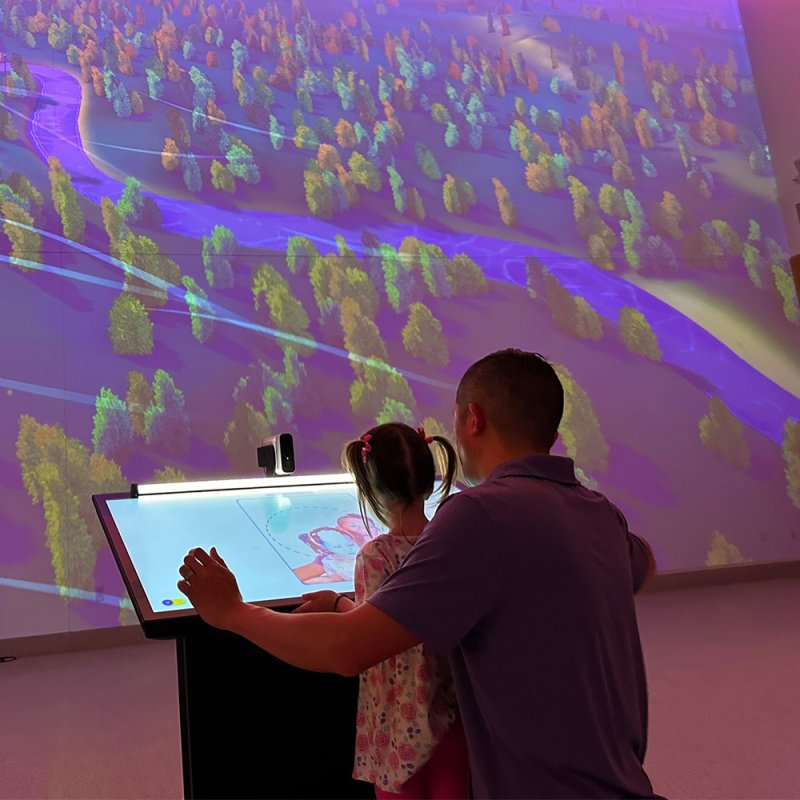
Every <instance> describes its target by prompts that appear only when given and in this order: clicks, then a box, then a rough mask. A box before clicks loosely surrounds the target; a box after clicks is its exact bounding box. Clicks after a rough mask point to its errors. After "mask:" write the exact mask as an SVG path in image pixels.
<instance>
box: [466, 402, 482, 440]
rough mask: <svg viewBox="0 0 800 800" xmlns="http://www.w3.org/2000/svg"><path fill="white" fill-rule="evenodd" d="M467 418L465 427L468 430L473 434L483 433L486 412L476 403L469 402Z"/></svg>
mask: <svg viewBox="0 0 800 800" xmlns="http://www.w3.org/2000/svg"><path fill="white" fill-rule="evenodd" d="M468 408H469V418H468V419H467V428H468V430H469V432H470V433H471V434H472V435H473V436H475V435H477V434H479V433H483V432H484V431H485V430H486V414H484V413H483V409H482V408H481V407H480V406H479V405H478V404H477V403H470V404H469V406H468Z"/></svg>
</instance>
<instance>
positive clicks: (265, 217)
mask: <svg viewBox="0 0 800 800" xmlns="http://www.w3.org/2000/svg"><path fill="white" fill-rule="evenodd" d="M31 72H32V73H33V74H34V76H35V77H36V78H37V79H38V80H39V81H40V83H41V94H42V97H43V100H42V101H41V102H40V103H39V105H38V107H37V110H36V112H35V114H34V116H33V118H32V120H31V123H30V137H31V141H32V142H33V143H34V146H35V147H36V149H37V150H38V152H39V154H40V155H41V157H42V158H43V159H45V160H46V159H47V158H48V156H56V157H57V158H58V159H59V161H60V162H61V164H62V165H63V167H64V168H65V169H66V170H67V172H68V173H69V174H70V175H71V176H72V178H73V183H74V185H75V188H76V189H77V191H79V192H80V193H81V194H83V195H84V196H85V197H87V198H88V199H90V200H92V201H94V202H95V203H99V202H100V200H101V198H102V197H104V196H105V197H110V198H112V199H113V200H117V199H118V198H119V196H120V195H121V193H122V189H123V184H122V183H121V182H120V181H118V180H116V179H115V178H113V177H111V176H109V175H108V174H106V173H105V172H103V171H102V170H101V169H99V168H98V167H97V166H95V163H94V161H93V160H92V159H90V158H89V157H88V156H87V155H86V152H85V150H84V147H83V143H82V140H81V136H80V131H79V126H78V119H79V113H80V106H81V100H82V90H83V89H82V86H81V84H80V82H79V81H78V80H77V79H76V78H75V77H73V76H72V75H71V74H69V73H67V72H64V71H62V70H59V69H55V68H52V67H49V66H42V65H36V66H34V65H31ZM121 124H124V123H121ZM134 124H135V123H134ZM265 146H267V143H266V135H265ZM153 157H156V156H155V155H154V156H153ZM93 158H94V160H95V161H97V162H99V163H102V158H99V157H98V156H96V155H95V154H93ZM109 166H111V165H109ZM153 197H154V198H155V199H156V200H157V202H158V206H159V208H160V210H161V214H162V216H163V220H164V227H165V228H167V229H168V230H171V231H174V232H176V233H179V234H182V235H185V236H189V237H195V238H199V237H201V236H207V235H209V233H210V229H211V227H212V225H214V224H216V225H224V226H225V227H227V228H229V229H230V230H231V231H232V232H233V233H234V235H235V236H236V239H237V240H238V241H239V243H241V244H242V245H245V246H253V247H256V246H257V247H267V248H274V249H276V250H282V249H285V248H286V242H287V239H288V238H289V237H290V236H294V235H302V236H306V237H308V238H309V239H312V240H314V241H316V242H319V243H323V244H330V245H331V246H333V245H334V242H335V237H336V235H337V234H340V235H342V236H343V238H344V239H345V241H347V243H348V244H349V245H350V246H351V247H352V248H353V250H355V251H356V252H358V251H360V250H361V249H362V246H361V239H360V236H361V232H360V231H358V232H357V233H353V232H352V231H347V230H345V229H341V228H339V227H337V226H336V225H335V224H331V223H329V222H324V221H322V220H319V219H317V218H315V217H312V216H289V215H283V214H271V213H265V212H261V211H254V210H247V209H243V210H228V209H221V208H216V207H214V208H213V215H209V208H208V206H206V205H203V204H202V203H199V202H198V203H195V202H192V201H189V200H179V199H173V198H168V197H161V196H159V195H153ZM370 230H371V231H372V233H374V234H375V235H376V236H378V238H379V239H380V240H381V241H382V242H386V243H388V244H391V245H393V246H395V247H398V246H399V245H400V243H401V242H402V240H403V238H404V237H406V236H409V235H413V236H417V237H418V238H420V239H421V240H423V241H433V242H436V243H437V244H438V245H440V246H441V247H442V249H443V250H444V252H445V253H447V254H448V255H453V254H455V253H457V252H465V253H467V254H468V255H469V256H471V257H472V258H473V259H474V260H475V261H476V262H477V263H478V264H480V265H481V267H482V269H483V270H484V272H485V274H486V276H487V277H488V278H490V279H493V280H499V281H505V282H508V283H515V284H521V283H522V282H523V276H524V269H523V266H524V259H525V256H528V255H535V256H537V257H539V258H541V259H542V260H543V261H545V262H546V264H547V266H548V269H550V270H551V272H553V274H555V275H556V276H557V277H558V279H559V280H560V281H561V282H562V283H563V284H564V285H565V286H566V287H567V288H569V289H570V290H571V291H573V292H574V293H577V294H580V295H582V296H583V297H585V298H586V300H587V301H588V302H589V303H590V304H591V306H592V307H593V308H594V309H595V310H596V311H597V312H598V313H599V314H601V315H603V316H604V317H607V318H608V319H611V320H615V321H616V320H617V319H618V316H619V311H620V309H621V308H622V307H623V306H634V307H636V308H638V309H639V310H640V311H641V312H642V313H643V314H644V315H645V317H647V319H648V321H649V322H650V325H651V326H652V328H653V330H654V331H655V333H656V335H657V337H658V341H659V344H660V346H661V350H662V352H663V358H664V361H665V362H666V363H668V364H673V365H675V366H676V367H680V368H682V369H684V370H686V371H688V372H690V373H693V374H695V375H697V376H698V377H700V378H701V379H702V380H703V381H705V382H706V383H707V384H708V385H710V386H713V387H714V390H713V391H714V394H716V395H718V396H720V397H721V398H723V399H724V400H725V402H726V403H727V404H728V406H729V408H730V409H731V411H732V412H733V413H734V414H735V415H736V416H737V417H739V418H740V419H741V420H742V421H743V422H745V423H746V424H747V425H749V426H751V427H752V428H754V429H755V430H757V431H760V432H761V433H763V434H764V435H766V436H768V437H770V438H771V439H773V440H774V441H776V442H779V441H781V439H782V436H783V427H784V423H785V422H786V419H787V418H788V417H793V418H796V419H800V399H798V398H797V397H795V396H794V395H792V394H791V393H790V392H788V391H786V390H785V389H783V388H782V387H780V386H778V385H777V384H776V383H774V382H773V381H772V380H770V379H769V378H767V377H766V376H765V375H763V374H762V373H761V372H759V371H758V370H757V369H756V368H755V367H753V366H752V365H750V364H749V363H747V362H746V361H745V360H743V359H742V358H740V357H739V356H738V355H736V354H735V353H734V352H732V351H731V350H730V349H729V348H728V347H726V346H725V345H724V344H723V343H721V342H720V341H719V340H718V339H716V338H715V337H714V336H712V335H711V334H710V333H708V331H706V330H705V329H703V328H702V327H701V326H699V325H698V324H696V323H695V322H693V321H692V320H690V319H688V318H687V317H684V316H683V315H681V314H680V313H679V312H677V311H675V309H674V308H672V307H671V306H669V305H667V304H666V303H663V302H662V301H660V300H659V299H657V298H655V297H653V296H652V295H650V294H648V293H647V292H645V291H643V290H642V289H639V288H637V287H636V286H633V285H632V284H630V283H628V282H627V281H625V280H624V279H622V278H620V277H618V276H615V275H613V274H609V273H607V272H603V271H601V270H599V269H597V268H596V267H594V266H593V265H591V264H588V263H587V262H584V261H581V260H579V259H575V258H572V257H566V256H563V255H561V254H559V253H556V252H553V251H550V250H543V249H541V248H536V247H532V246H530V245H527V244H519V243H516V242H511V241H506V240H502V239H493V238H489V237H485V236H468V235H465V234H463V233H445V234H443V233H441V232H439V231H436V232H433V231H428V230H426V229H425V228H422V227H418V226H411V225H404V226H402V227H399V226H394V225H392V226H386V227H374V226H371V227H370Z"/></svg>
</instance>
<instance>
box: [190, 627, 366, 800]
mask: <svg viewBox="0 0 800 800" xmlns="http://www.w3.org/2000/svg"><path fill="white" fill-rule="evenodd" d="M176 646H177V657H178V686H179V692H180V713H181V738H182V742H181V746H182V752H183V777H184V794H185V797H186V798H191V800H195V799H197V800H200V798H208V799H209V800H212V799H213V800H246V799H248V798H282V799H283V800H286V799H287V798H309V800H310V799H311V798H318V799H319V800H323V798H324V799H325V800H334V799H336V798H347V799H348V800H355V799H356V798H374V796H375V795H374V791H373V788H372V786H371V785H370V784H368V783H365V782H363V781H356V780H353V778H352V777H351V775H352V770H353V758H354V752H355V717H356V703H357V697H358V678H343V677H341V676H338V675H328V674H322V673H316V672H307V671H305V670H300V669H296V668H295V667H291V666H289V665H288V664H286V663H284V662H282V661H279V660H278V659H276V658H274V657H272V656H270V655H269V654H268V653H266V652H264V651H263V650H261V649H260V648H258V647H256V646H255V645H253V644H251V643H250V642H248V641H247V640H246V639H243V638H241V637H240V636H236V635H234V634H231V633H228V632H226V631H220V630H217V629H215V628H211V627H210V626H208V625H205V624H202V625H198V626H196V627H194V628H193V630H192V631H191V633H187V634H186V635H183V636H179V637H178V638H177V642H176Z"/></svg>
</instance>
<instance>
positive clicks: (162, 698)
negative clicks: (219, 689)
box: [0, 580, 800, 800]
mask: <svg viewBox="0 0 800 800" xmlns="http://www.w3.org/2000/svg"><path fill="white" fill-rule="evenodd" d="M638 607H639V617H640V625H641V630H642V638H643V642H644V648H645V657H646V660H647V667H648V676H649V685H650V701H651V725H650V749H649V754H648V761H647V767H648V770H649V772H650V775H651V777H652V779H653V782H654V785H655V787H656V789H657V791H659V792H661V793H662V794H665V795H667V796H668V797H670V798H753V800H756V799H757V800H766V798H772V799H774V800H790V799H791V800H794V799H796V798H800V679H799V678H800V580H781V581H771V582H764V583H751V584H738V585H733V586H722V587H715V588H706V589H688V590H680V591H670V592H656V593H649V594H644V595H642V596H640V598H639V600H638ZM136 638H137V642H138V643H136V644H129V645H126V646H115V647H107V648H103V649H91V650H81V651H77V652H62V653H57V654H48V655H33V656H22V657H20V658H18V659H17V660H16V661H13V662H11V663H6V664H0V720H2V725H0V798H2V800H30V799H31V798H41V799H42V800H44V799H45V798H46V799H48V800H49V799H50V798H64V800H66V799H67V798H69V799H70V800H72V799H73V798H74V800H116V799H117V798H119V799H120V800H122V799H123V798H130V799H131V800H149V799H151V798H152V799H153V800H160V799H161V798H163V799H164V800H172V799H173V798H175V799H177V798H180V797H182V782H181V762H180V733H179V725H178V709H177V682H176V668H175V655H174V644H173V643H171V642H161V641H145V640H138V637H136ZM5 652H6V650H5V649H4V648H2V643H0V654H4V653H5Z"/></svg>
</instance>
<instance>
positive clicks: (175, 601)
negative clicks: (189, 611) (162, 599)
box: [172, 597, 186, 606]
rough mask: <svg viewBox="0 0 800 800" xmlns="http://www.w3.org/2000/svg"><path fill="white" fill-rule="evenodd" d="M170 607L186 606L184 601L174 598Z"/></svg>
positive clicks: (180, 598)
mask: <svg viewBox="0 0 800 800" xmlns="http://www.w3.org/2000/svg"><path fill="white" fill-rule="evenodd" d="M172 605H174V606H182V605H186V600H184V599H183V598H182V597H176V598H175V599H174V600H173V601H172Z"/></svg>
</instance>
